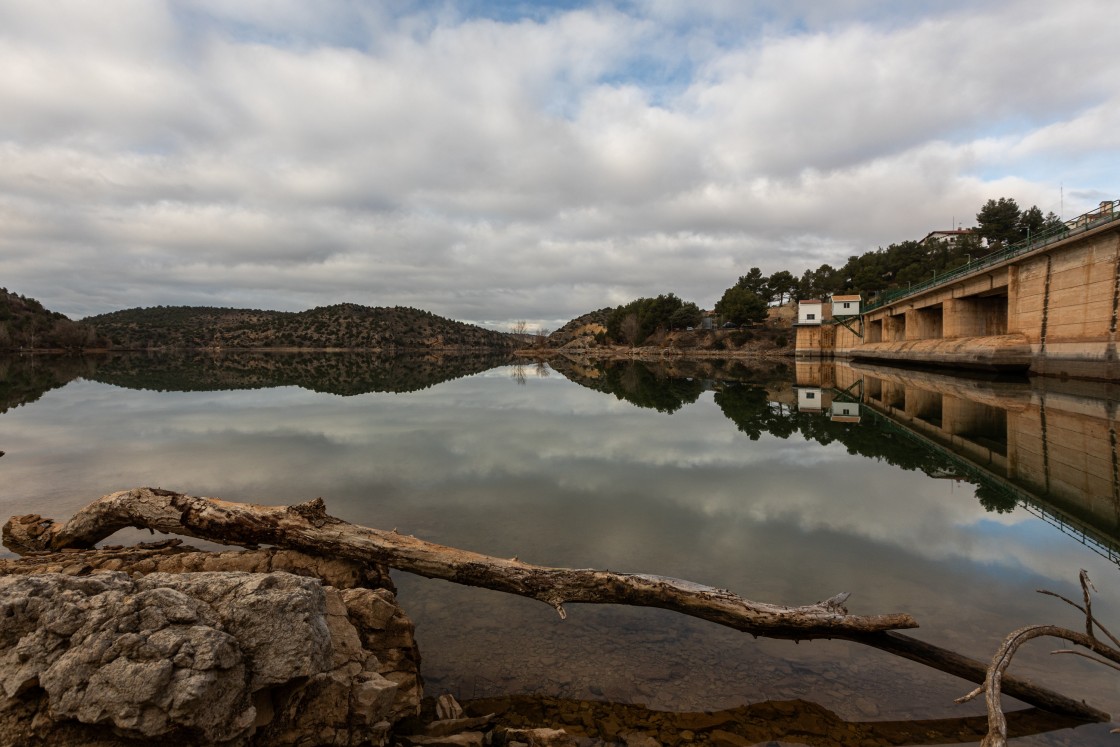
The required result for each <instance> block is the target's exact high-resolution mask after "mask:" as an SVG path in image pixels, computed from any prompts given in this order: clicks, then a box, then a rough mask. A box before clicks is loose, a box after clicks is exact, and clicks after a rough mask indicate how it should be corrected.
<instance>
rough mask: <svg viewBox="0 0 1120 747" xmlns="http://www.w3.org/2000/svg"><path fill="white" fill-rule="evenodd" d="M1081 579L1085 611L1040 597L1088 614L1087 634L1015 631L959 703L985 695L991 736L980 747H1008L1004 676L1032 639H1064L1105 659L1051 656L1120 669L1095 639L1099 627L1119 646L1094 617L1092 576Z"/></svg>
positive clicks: (1039, 628) (1044, 628)
mask: <svg viewBox="0 0 1120 747" xmlns="http://www.w3.org/2000/svg"><path fill="white" fill-rule="evenodd" d="M1080 579H1081V591H1082V594H1083V595H1084V598H1085V606H1084V607H1081V606H1080V605H1078V604H1076V603H1074V602H1072V601H1070V600H1069V599H1066V598H1065V597H1063V596H1061V595H1060V594H1055V593H1054V592H1052V591H1043V590H1039V593H1040V594H1047V595H1049V596H1054V597H1058V599H1061V600H1062V601H1063V602H1065V603H1066V604H1068V605H1070V606H1071V607H1073V608H1075V609H1078V610H1080V611H1081V612H1083V613H1084V614H1085V632H1084V633H1078V632H1076V631H1073V630H1070V629H1069V628H1062V627H1059V626H1057V625H1028V626H1027V627H1025V628H1019V629H1018V630H1015V631H1013V632H1012V633H1010V634H1009V635H1008V636H1007V637H1006V638H1004V639H1003V643H1001V644H1000V647H999V649H997V650H996V654H995V656H994V657H992V663H991V664H990V665H988V671H987V673H986V675H985V677H984V682H983V684H982V685H981V686H980V687H978V688H976V689H975V690H973V691H972V692H970V693H969V694H968V695H965V696H964V697H961V698H958V699H957V702H958V703H964V702H967V701H969V700H972V699H973V698H975V697H977V696H978V695H980V693H984V701H985V704H986V705H987V709H988V734H987V736H985V737H984V739H983V741H982V742H981V743H980V747H1006V745H1007V718H1006V716H1004V713H1003V708H1001V707H1000V693H1001V691H1006V689H1007V688H1006V686H1005V683H1006V674H1005V672H1006V671H1007V667H1008V666H1010V664H1011V659H1012V657H1014V656H1015V654H1016V652H1018V650H1019V648H1020V647H1021V646H1022V645H1023V644H1024V643H1026V642H1027V641H1029V640H1031V639H1032V638H1043V637H1051V638H1061V639H1063V640H1066V641H1069V642H1070V643H1074V644H1077V645H1078V646H1081V647H1083V648H1086V649H1088V650H1089V651H1092V652H1093V653H1095V654H1097V655H1098V656H1101V657H1103V659H1094V658H1093V657H1091V656H1088V655H1087V654H1085V653H1084V652H1082V651H1075V650H1072V649H1060V650H1058V651H1052V652H1051V653H1054V654H1076V655H1078V656H1086V658H1088V659H1090V660H1091V661H1094V662H1096V663H1097V664H1103V665H1105V666H1107V667H1112V668H1113V669H1120V666H1117V665H1120V650H1118V649H1116V648H1113V647H1112V646H1109V645H1108V644H1106V643H1103V642H1101V641H1100V640H1099V639H1098V638H1097V637H1096V635H1094V633H1093V626H1094V625H1096V626H1097V627H1098V628H1100V630H1101V632H1102V633H1104V634H1105V635H1106V636H1107V637H1108V638H1109V640H1110V641H1112V642H1113V643H1115V644H1118V645H1120V642H1118V641H1117V640H1116V637H1115V636H1113V635H1112V634H1111V633H1109V632H1108V630H1107V629H1105V627H1104V626H1103V625H1101V624H1100V622H1099V621H1098V620H1097V619H1096V618H1095V617H1093V606H1092V602H1091V601H1090V597H1089V589H1090V588H1093V590H1094V591H1096V589H1095V587H1093V582H1092V581H1090V580H1089V574H1088V573H1087V572H1086V571H1085V570H1084V569H1082V570H1081V574H1080ZM1106 660H1107V661H1106ZM1110 662H1112V663H1110Z"/></svg>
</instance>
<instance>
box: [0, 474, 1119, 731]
mask: <svg viewBox="0 0 1120 747" xmlns="http://www.w3.org/2000/svg"><path fill="white" fill-rule="evenodd" d="M126 527H137V528H141V529H150V530H152V531H158V532H165V533H169V534H178V535H184V536H188V537H195V538H199V539H205V540H210V541H213V542H220V543H223V544H229V545H240V546H244V547H249V548H254V549H256V548H258V547H259V546H261V545H275V546H278V547H284V548H290V549H293V550H300V551H302V552H305V553H309V554H312V555H320V556H327V557H339V558H348V559H351V560H357V561H361V562H366V563H377V564H384V565H387V566H390V567H393V568H398V569H400V570H403V571H408V572H410V573H415V574H418V575H420V576H425V577H427V578H439V579H443V580H446V581H453V582H455V583H459V584H464V585H467V586H478V587H482V588H487V589H494V590H497V591H504V592H508V593H511V594H518V595H520V596H524V597H529V598H531V599H537V600H539V601H542V602H545V603H546V604H548V605H550V606H552V607H554V608H555V609H556V610H557V611H558V612H559V613H560V616H561V617H564V616H565V614H566V613H565V612H564V607H563V605H564V604H565V603H585V604H627V605H634V606H646V607H659V608H662V609H668V610H673V611H676V612H680V613H683V614H686V615H691V616H693V617H697V618H700V619H703V620H708V621H710V622H714V623H717V624H720V625H724V626H726V627H730V628H733V629H735V630H740V631H743V632H747V633H751V634H752V635H756V636H759V635H761V636H766V637H771V638H785V639H793V640H812V639H821V638H840V639H845V640H850V641H854V642H858V643H862V644H865V645H868V646H872V647H874V648H878V649H881V650H883V651H887V652H889V653H892V654H896V655H899V656H903V657H905V658H907V659H911V660H913V661H917V662H919V663H922V664H925V665H927V666H930V667H932V668H934V669H938V670H940V671H943V672H946V673H949V674H953V675H956V676H958V677H962V678H964V679H966V680H969V681H971V682H975V683H982V682H983V681H984V678H985V675H986V673H987V666H986V665H985V664H983V663H982V662H979V661H977V660H975V659H970V658H968V657H964V656H961V655H959V654H956V653H954V652H952V651H949V650H947V649H943V648H941V647H939V646H934V645H932V644H929V643H925V642H923V641H919V640H917V639H915V638H911V637H909V636H905V635H902V634H900V633H897V632H894V631H896V630H898V629H905V628H916V627H918V624H917V622H916V621H915V620H914V619H913V618H912V617H911V616H910V615H907V614H904V613H894V614H884V615H850V614H848V612H847V610H846V609H845V608H844V606H843V603H844V601H845V600H846V599H847V596H848V595H847V594H839V595H837V596H835V597H832V598H831V599H828V600H825V601H823V602H818V603H817V604H812V605H807V606H801V607H787V606H782V605H775V604H767V603H763V602H754V601H751V600H748V599H744V598H742V597H740V596H739V595H737V594H734V593H732V592H730V591H726V590H723V589H716V588H713V587H709V586H703V585H700V584H695V583H692V582H689V581H683V580H680V579H673V578H666V577H662V576H650V575H642V574H629V573H615V572H611V571H601V570H594V569H567V568H549V567H544V566H537V565H531V564H529V563H524V562H521V561H520V560H518V559H517V558H510V559H504V558H495V557H490V556H487V555H482V554H479V553H474V552H469V551H465V550H460V549H456V548H452V547H446V546H443V545H437V544H434V543H431V542H425V541H423V540H420V539H417V538H415V537H412V536H406V535H402V534H399V533H397V532H396V531H395V530H393V531H384V530H378V529H371V528H368V527H363V526H358V525H355V524H350V523H348V522H345V521H343V520H341V519H338V518H335V517H333V516H330V515H328V514H327V513H326V508H325V505H324V503H323V501H322V499H320V498H316V499H315V500H312V501H309V502H307V503H303V504H300V505H297V506H259V505H253V504H245V503H233V502H229V501H223V500H220V499H216V498H202V497H196V496H189V495H184V494H182V493H176V492H173V491H169V490H162V489H159V488H136V489H133V490H127V491H121V492H118V493H112V494H110V495H107V496H104V497H103V498H101V499H99V500H97V501H94V502H93V503H91V504H89V505H88V506H86V507H85V508H83V509H81V510H80V511H79V512H78V513H76V514H75V515H74V516H73V517H72V518H71V519H70V520H69V521H67V522H65V523H63V524H60V523H58V522H55V521H54V520H52V519H49V518H43V517H40V516H38V515H27V516H18V517H13V518H12V519H9V520H8V522H7V523H5V525H4V528H3V539H4V545H5V546H6V547H8V548H9V549H10V550H12V551H13V552H16V553H19V554H21V555H27V554H31V553H37V552H57V551H60V550H66V549H80V548H91V547H93V546H94V545H95V544H96V543H97V542H99V541H101V540H103V539H105V538H106V537H109V536H110V535H112V534H113V533H115V532H117V531H118V530H120V529H124V528H126ZM1002 686H1003V692H1004V693H1006V694H1008V695H1011V696H1013V697H1016V698H1018V699H1019V700H1022V701H1023V702H1026V703H1028V704H1030V705H1033V706H1036V707H1038V708H1042V709H1044V710H1047V711H1050V712H1053V713H1058V714H1062V715H1067V716H1070V717H1073V718H1077V719H1081V720H1084V721H1107V720H1109V716H1108V714H1106V713H1104V712H1102V711H1100V710H1098V709H1095V708H1092V707H1091V706H1088V705H1087V704H1085V703H1084V702H1080V701H1076V700H1073V699H1071V698H1067V697H1065V696H1063V695H1060V694H1058V693H1055V692H1052V691H1050V690H1047V689H1045V688H1041V687H1037V686H1034V685H1032V684H1030V683H1028V682H1025V681H1022V680H1018V679H1016V678H1014V677H1010V676H1004V677H1003V680H1002Z"/></svg>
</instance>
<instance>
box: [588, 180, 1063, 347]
mask: <svg viewBox="0 0 1120 747" xmlns="http://www.w3.org/2000/svg"><path fill="white" fill-rule="evenodd" d="M1062 227H1063V223H1062V220H1061V218H1059V217H1058V216H1057V215H1055V214H1054V213H1053V212H1049V213H1046V214H1043V212H1042V210H1041V209H1040V208H1039V207H1038V206H1037V205H1032V206H1031V207H1030V208H1027V209H1026V210H1023V209H1021V208H1020V207H1019V205H1018V203H1017V202H1016V201H1015V200H1014V198H1010V197H1000V198H999V199H990V200H988V201H987V202H986V203H984V205H983V206H981V208H980V210H979V211H978V212H977V213H976V225H975V226H974V227H972V228H968V229H961V230H960V231H959V232H957V233H954V235H953V236H952V238H953V240H952V241H941V240H937V239H934V240H929V241H926V240H906V241H901V242H898V243H895V244H891V245H889V246H887V247H886V248H883V247H879V248H877V249H874V250H871V251H867V252H864V253H863V254H859V255H852V256H850V257H848V261H847V262H845V263H844V264H843V265H841V266H840V267H833V266H832V265H830V264H828V263H825V264H822V265H821V266H820V267H817V268H815V269H807V270H805V272H804V273H802V275H801V277H796V276H795V275H794V274H793V273H791V272H790V271H789V270H779V271H777V272H775V273H773V274H772V275H763V274H762V270H761V269H759V268H758V267H752V268H750V270H748V271H747V273H746V274H745V275H742V276H740V277H739V279H738V280H737V281H736V282H735V283H734V284H733V285H732V286H731V287H729V288H727V290H725V291H724V293H723V295H722V296H721V297H720V299H719V301H717V302H716V304H715V309H714V310H715V313H716V314H717V315H718V317H719V320H720V322H721V323H727V322H730V323H731V324H734V325H736V326H738V325H743V324H752V323H757V322H761V321H763V320H764V319H766V316H767V314H768V312H769V308H770V307H771V306H772V305H775V304H777V305H784V304H785V303H787V302H790V301H797V300H804V299H807V298H823V297H825V296H828V295H831V294H834V293H851V294H857V293H858V294H862V295H864V296H865V297H866V296H868V295H870V294H875V293H879V292H882V291H886V290H891V289H894V288H904V287H907V286H908V285H909V284H911V283H919V282H922V281H923V280H928V279H931V278H932V277H934V276H935V275H941V274H943V273H945V272H947V271H949V270H953V269H956V268H958V267H962V266H964V265H965V264H967V263H968V262H970V261H974V260H977V259H980V258H982V257H985V256H987V255H988V254H991V253H992V252H996V251H999V250H1000V249H1003V248H1005V247H1006V246H1008V245H1010V244H1014V243H1017V242H1019V241H1023V240H1025V239H1028V238H1030V237H1031V236H1034V235H1038V234H1041V233H1044V232H1049V231H1052V230H1055V229H1060V228H1062ZM700 319H701V312H700V309H699V308H698V307H697V306H696V304H694V303H690V302H686V301H682V300H681V299H679V298H677V297H676V296H675V295H673V294H672V293H669V294H668V295H661V296H658V297H657V298H638V299H635V300H633V301H631V302H630V303H628V304H625V305H622V306H618V307H616V308H615V309H613V310H611V311H610V312H609V316H608V323H607V337H608V339H609V340H610V341H612V342H616V343H629V344H631V345H636V344H640V343H642V342H645V341H647V340H648V339H649V338H651V337H653V336H655V335H656V334H657V333H658V332H659V331H667V330H672V329H683V328H685V327H687V326H697V325H699V324H700Z"/></svg>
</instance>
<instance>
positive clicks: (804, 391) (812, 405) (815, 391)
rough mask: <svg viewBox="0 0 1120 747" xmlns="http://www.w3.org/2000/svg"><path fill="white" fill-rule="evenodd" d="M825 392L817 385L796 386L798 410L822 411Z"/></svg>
mask: <svg viewBox="0 0 1120 747" xmlns="http://www.w3.org/2000/svg"><path fill="white" fill-rule="evenodd" d="M824 398H825V392H824V390H823V389H821V388H820V387H819V386H799V387H797V411H798V412H824V410H825V401H824Z"/></svg>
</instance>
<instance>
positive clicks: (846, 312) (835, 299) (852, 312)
mask: <svg viewBox="0 0 1120 747" xmlns="http://www.w3.org/2000/svg"><path fill="white" fill-rule="evenodd" d="M862 300H863V299H862V298H861V297H860V295H859V294H858V293H857V294H856V295H854V296H836V295H834V296H832V315H833V316H859V304H860V301H862Z"/></svg>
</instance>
